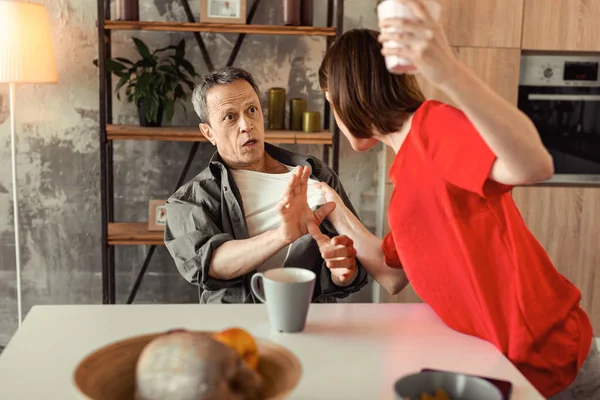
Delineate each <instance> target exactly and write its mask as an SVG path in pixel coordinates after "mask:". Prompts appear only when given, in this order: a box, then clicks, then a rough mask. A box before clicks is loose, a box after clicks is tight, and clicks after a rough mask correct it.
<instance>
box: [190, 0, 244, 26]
mask: <svg viewBox="0 0 600 400" xmlns="http://www.w3.org/2000/svg"><path fill="white" fill-rule="evenodd" d="M200 22H207V23H218V24H245V23H246V0H200Z"/></svg>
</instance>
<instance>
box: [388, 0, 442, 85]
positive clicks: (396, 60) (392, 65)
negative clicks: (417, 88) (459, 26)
mask: <svg viewBox="0 0 600 400" xmlns="http://www.w3.org/2000/svg"><path fill="white" fill-rule="evenodd" d="M424 3H425V6H426V7H427V10H428V11H429V14H431V16H432V17H433V19H435V20H436V21H437V20H438V19H439V18H440V16H441V14H442V7H441V6H440V5H439V3H438V2H437V1H436V0H424ZM377 17H378V18H379V22H381V21H383V20H384V19H388V18H404V19H415V14H414V13H413V12H412V9H411V8H410V7H408V6H405V5H404V4H402V3H400V2H397V1H395V0H384V1H383V2H381V4H379V5H378V6H377ZM382 32H398V33H402V30H401V29H396V28H388V29H385V30H382ZM383 47H384V48H388V47H392V48H401V47H402V45H401V44H400V43H398V42H395V41H387V42H384V43H383ZM385 66H386V67H387V69H388V71H390V72H396V70H397V69H398V68H402V69H403V70H405V71H404V72H403V73H405V74H416V73H417V72H418V71H417V70H416V67H414V66H413V65H412V63H411V62H410V61H409V60H407V59H405V58H403V57H397V56H387V57H385ZM410 67H412V68H410Z"/></svg>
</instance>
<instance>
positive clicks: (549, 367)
mask: <svg viewBox="0 0 600 400" xmlns="http://www.w3.org/2000/svg"><path fill="white" fill-rule="evenodd" d="M403 3H405V4H406V5H408V6H410V7H411V8H412V10H413V11H414V13H415V15H416V16H417V20H415V21H409V20H401V19H388V20H384V21H382V23H381V28H382V30H384V31H385V29H384V28H388V27H394V28H400V29H401V30H403V32H404V33H402V34H399V33H383V34H381V35H378V33H377V32H374V31H369V30H354V31H349V32H347V33H345V34H344V35H342V36H341V37H340V38H339V39H338V41H337V42H336V43H335V44H334V45H333V46H332V47H331V48H330V49H329V50H328V52H327V54H326V55H325V59H324V60H323V63H322V65H321V68H320V71H319V76H320V83H321V87H322V89H323V90H324V91H325V92H326V97H327V99H328V100H329V102H330V103H331V106H332V110H333V112H334V116H335V118H336V121H337V123H338V125H339V127H340V129H341V131H342V132H343V133H344V135H345V136H346V137H347V138H348V140H349V141H350V143H351V144H352V147H353V148H354V149H355V150H357V151H364V150H367V149H369V148H371V147H372V146H373V145H374V144H376V143H377V142H378V141H379V142H382V143H384V144H385V145H387V146H390V147H392V148H393V150H394V151H395V153H396V156H395V159H394V162H393V165H392V166H391V169H390V178H391V180H392V182H393V183H394V185H395V191H394V194H393V196H392V199H391V202H390V207H389V215H388V218H389V224H390V228H391V233H390V234H389V235H388V236H387V237H386V238H385V239H384V240H383V242H382V241H381V240H380V239H378V238H377V237H375V236H373V235H372V234H370V233H369V232H368V231H367V229H365V228H364V226H362V225H361V224H360V222H359V221H358V219H356V218H355V217H354V216H353V215H352V213H350V212H349V211H348V210H346V209H345V207H344V206H343V203H342V202H341V201H340V200H339V198H338V197H337V196H336V194H335V192H333V191H331V190H329V189H328V188H327V187H326V186H325V185H322V184H321V187H322V188H323V189H324V190H325V191H326V193H327V197H328V200H329V201H336V203H337V205H338V206H337V208H336V210H335V211H334V212H333V213H332V214H331V215H330V216H329V218H330V220H331V222H332V223H333V224H334V225H335V228H336V230H337V231H338V232H340V234H344V235H346V236H347V237H348V238H349V239H341V240H340V239H336V240H334V241H333V244H335V245H337V247H336V248H335V249H333V250H332V249H331V243H329V242H328V239H327V238H323V237H322V236H321V235H319V233H318V231H316V230H315V229H311V233H312V234H313V236H314V237H315V239H316V240H317V241H319V242H320V245H321V247H322V252H323V255H324V257H325V258H326V259H328V260H334V259H340V258H342V257H352V256H353V254H352V252H353V250H352V249H351V247H352V246H351V245H352V242H353V243H354V246H355V248H356V251H357V253H358V258H359V259H360V261H361V263H362V264H363V265H364V267H365V268H366V269H367V271H369V272H370V273H371V275H372V276H373V277H374V278H375V279H376V280H377V281H378V282H379V283H380V284H381V285H382V286H383V287H384V288H385V289H387V290H388V291H389V292H391V293H396V292H398V291H399V290H400V289H401V288H402V287H404V286H405V285H406V283H407V280H406V278H408V280H409V281H410V282H411V284H412V285H413V287H414V289H415V291H416V292H417V293H418V294H419V295H420V297H421V298H422V299H423V300H424V301H425V302H426V303H427V304H429V305H430V306H431V307H432V308H433V310H435V312H436V313H437V314H438V315H439V317H440V318H441V319H442V320H443V321H444V322H445V323H446V324H447V325H448V326H450V327H451V328H453V329H455V330H457V331H460V332H463V333H466V334H469V335H473V336H477V337H480V338H483V339H485V340H487V341H489V342H491V343H493V344H494V345H495V346H497V348H498V349H499V350H500V351H502V352H503V353H504V354H505V355H506V356H507V357H508V358H509V359H510V360H511V361H512V362H513V363H514V364H515V365H516V366H517V367H518V368H519V370H520V371H521V372H522V373H523V374H524V375H525V376H526V377H527V378H528V379H529V380H530V381H531V382H532V384H533V385H534V386H535V387H536V388H537V389H538V390H539V391H540V392H541V393H542V394H543V395H544V396H545V397H551V398H552V399H573V398H575V397H574V396H575V394H577V395H578V396H582V393H585V395H584V396H582V397H577V398H578V399H590V400H591V399H600V386H599V385H600V356H599V355H598V350H597V348H596V347H595V345H594V346H592V339H593V335H592V327H591V324H590V321H589V319H588V317H587V315H586V314H585V312H584V311H583V310H582V309H581V308H580V306H579V301H580V297H581V294H580V292H579V290H578V289H577V288H576V287H574V286H573V285H572V284H571V283H570V282H568V281H567V280H566V279H565V278H564V277H563V276H561V275H560V274H559V273H558V272H557V271H556V269H555V268H554V266H553V265H552V263H551V261H550V259H549V258H548V256H547V254H546V253H545V251H544V250H543V248H542V247H541V245H540V244H539V243H538V242H537V241H536V239H535V238H534V237H533V235H532V234H531V233H530V231H529V230H528V229H527V227H526V225H525V223H524V221H523V219H522V218H521V216H520V214H519V211H518V209H517V207H516V205H515V203H514V202H513V199H512V196H511V194H510V191H511V189H512V187H513V186H514V185H522V184H529V183H534V182H538V181H541V180H546V179H548V178H550V177H551V176H552V174H553V163H552V158H551V156H550V155H549V154H548V152H547V151H546V150H545V148H544V146H543V145H542V142H541V140H540V138H539V135H538V132H537V131H536V129H535V126H534V125H533V124H532V122H531V121H530V120H529V119H528V118H527V117H526V116H525V115H524V114H523V113H521V112H520V111H519V110H518V109H516V108H515V107H514V106H512V105H511V104H509V103H508V102H507V101H505V100H503V99H502V98H501V97H499V96H498V95H496V94H495V93H494V92H493V91H492V90H491V89H490V88H488V87H486V86H485V85H484V84H483V83H482V82H481V81H480V80H479V79H478V78H476V77H475V75H474V74H473V73H472V72H470V71H469V70H467V69H466V68H465V67H464V66H463V65H461V64H460V63H459V62H458V61H457V59H456V58H455V57H454V54H453V52H452V49H451V48H450V46H449V44H448V41H447V39H446V37H445V34H444V32H443V29H442V28H441V26H440V25H439V24H438V23H437V22H436V21H434V20H433V19H432V18H431V16H430V15H429V14H428V13H427V11H426V10H425V8H424V7H423V3H422V0H403ZM388 41H395V42H398V43H400V44H401V45H403V46H402V48H392V47H388V46H387V45H386V43H387V42H388ZM379 42H382V43H384V45H383V48H382V46H381V45H380V43H379ZM381 53H383V55H386V56H389V55H395V56H400V57H404V58H406V59H408V60H409V61H411V62H412V63H413V64H414V65H415V66H416V67H417V68H418V71H419V73H420V75H421V76H422V77H424V78H426V79H427V80H429V82H430V83H432V84H433V85H435V86H436V87H437V88H438V89H439V90H441V91H442V92H443V93H444V94H445V95H447V96H448V97H449V98H451V99H452V101H453V102H454V103H455V104H456V105H457V106H458V108H460V110H459V109H458V108H454V107H451V106H449V105H446V104H443V103H440V102H436V101H425V100H424V98H423V95H422V94H421V92H420V90H419V87H418V85H417V82H416V80H415V78H414V77H412V76H410V75H393V74H390V73H389V72H388V71H387V70H386V67H385V62H384V58H383V57H382V54H381ZM461 110H462V111H461ZM348 249H350V250H348ZM390 267H391V268H390ZM405 274H406V275H405ZM552 396H555V397H552Z"/></svg>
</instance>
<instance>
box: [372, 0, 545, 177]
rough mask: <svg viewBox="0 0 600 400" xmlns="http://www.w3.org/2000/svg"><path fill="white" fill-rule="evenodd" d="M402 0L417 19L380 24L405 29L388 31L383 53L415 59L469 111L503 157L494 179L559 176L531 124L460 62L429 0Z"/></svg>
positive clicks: (421, 69)
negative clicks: (392, 42)
mask: <svg viewBox="0 0 600 400" xmlns="http://www.w3.org/2000/svg"><path fill="white" fill-rule="evenodd" d="M396 1H397V2H399V3H403V4H405V5H407V6H409V7H410V8H411V9H412V10H413V11H414V13H415V15H416V16H417V19H416V20H407V19H398V18H392V19H385V20H382V21H380V26H381V28H382V30H383V31H385V30H386V28H396V29H399V30H402V31H404V33H397V32H395V33H385V32H384V33H382V34H381V35H380V38H379V40H380V42H382V43H383V51H382V53H383V54H384V55H386V56H389V55H395V56H400V57H405V58H407V59H409V60H410V61H411V62H412V63H413V64H414V65H415V66H416V67H417V69H418V71H419V73H420V74H421V75H423V76H424V77H425V78H426V79H427V80H429V81H430V82H431V83H432V84H434V85H435V86H437V87H438V88H439V89H441V90H442V91H443V92H444V93H446V94H447V95H448V96H449V97H450V98H451V99H452V100H453V101H454V102H455V103H456V105H457V107H458V108H460V109H461V110H462V111H463V112H464V113H465V115H466V116H467V117H468V118H469V120H470V121H471V123H472V124H473V125H474V126H475V128H476V129H477V131H478V132H479V134H480V135H481V137H482V139H483V140H484V141H485V142H486V144H487V145H488V146H489V147H490V149H491V150H492V151H493V153H494V154H495V155H496V157H497V158H496V162H495V164H494V166H493V168H492V170H491V173H490V176H489V177H490V178H491V179H493V180H494V181H497V182H499V183H503V184H506V185H518V184H527V183H533V182H537V181H542V180H546V179H549V178H550V177H551V176H552V175H553V174H554V166H553V162H552V156H551V155H550V154H549V153H548V151H547V150H546V149H545V147H544V146H543V144H542V141H541V139H540V137H539V134H538V132H537V130H536V128H535V126H534V124H533V123H532V122H531V120H530V119H529V118H528V117H527V116H526V115H525V114H524V113H522V112H521V111H520V110H518V109H517V108H516V107H515V106H513V105H512V104H510V103H509V102H508V101H506V100H504V99H503V98H502V97H500V96H499V95H498V94H496V93H495V92H494V91H493V90H491V89H490V88H489V87H488V86H486V85H485V84H484V83H483V82H482V81H481V80H480V79H478V78H477V77H476V76H475V74H473V73H472V72H471V71H469V70H468V69H467V68H466V67H465V66H463V65H462V64H461V63H460V62H459V61H458V60H457V59H456V57H455V56H454V53H453V51H452V48H451V47H450V45H449V43H448V40H447V38H446V35H445V33H444V30H443V28H442V26H441V24H440V23H439V22H438V21H435V20H434V19H433V18H432V17H431V15H430V13H429V12H428V11H427V8H426V7H425V4H424V0H396ZM390 41H394V42H398V43H400V44H401V45H403V48H394V47H389V46H387V43H388V42H390ZM395 72H398V73H402V72H403V71H401V70H398V71H395Z"/></svg>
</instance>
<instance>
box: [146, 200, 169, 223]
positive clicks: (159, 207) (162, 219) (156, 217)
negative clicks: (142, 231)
mask: <svg viewBox="0 0 600 400" xmlns="http://www.w3.org/2000/svg"><path fill="white" fill-rule="evenodd" d="M166 203H167V201H166V200H150V203H149V205H148V230H149V231H164V230H165V228H166V226H167V208H166Z"/></svg>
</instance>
